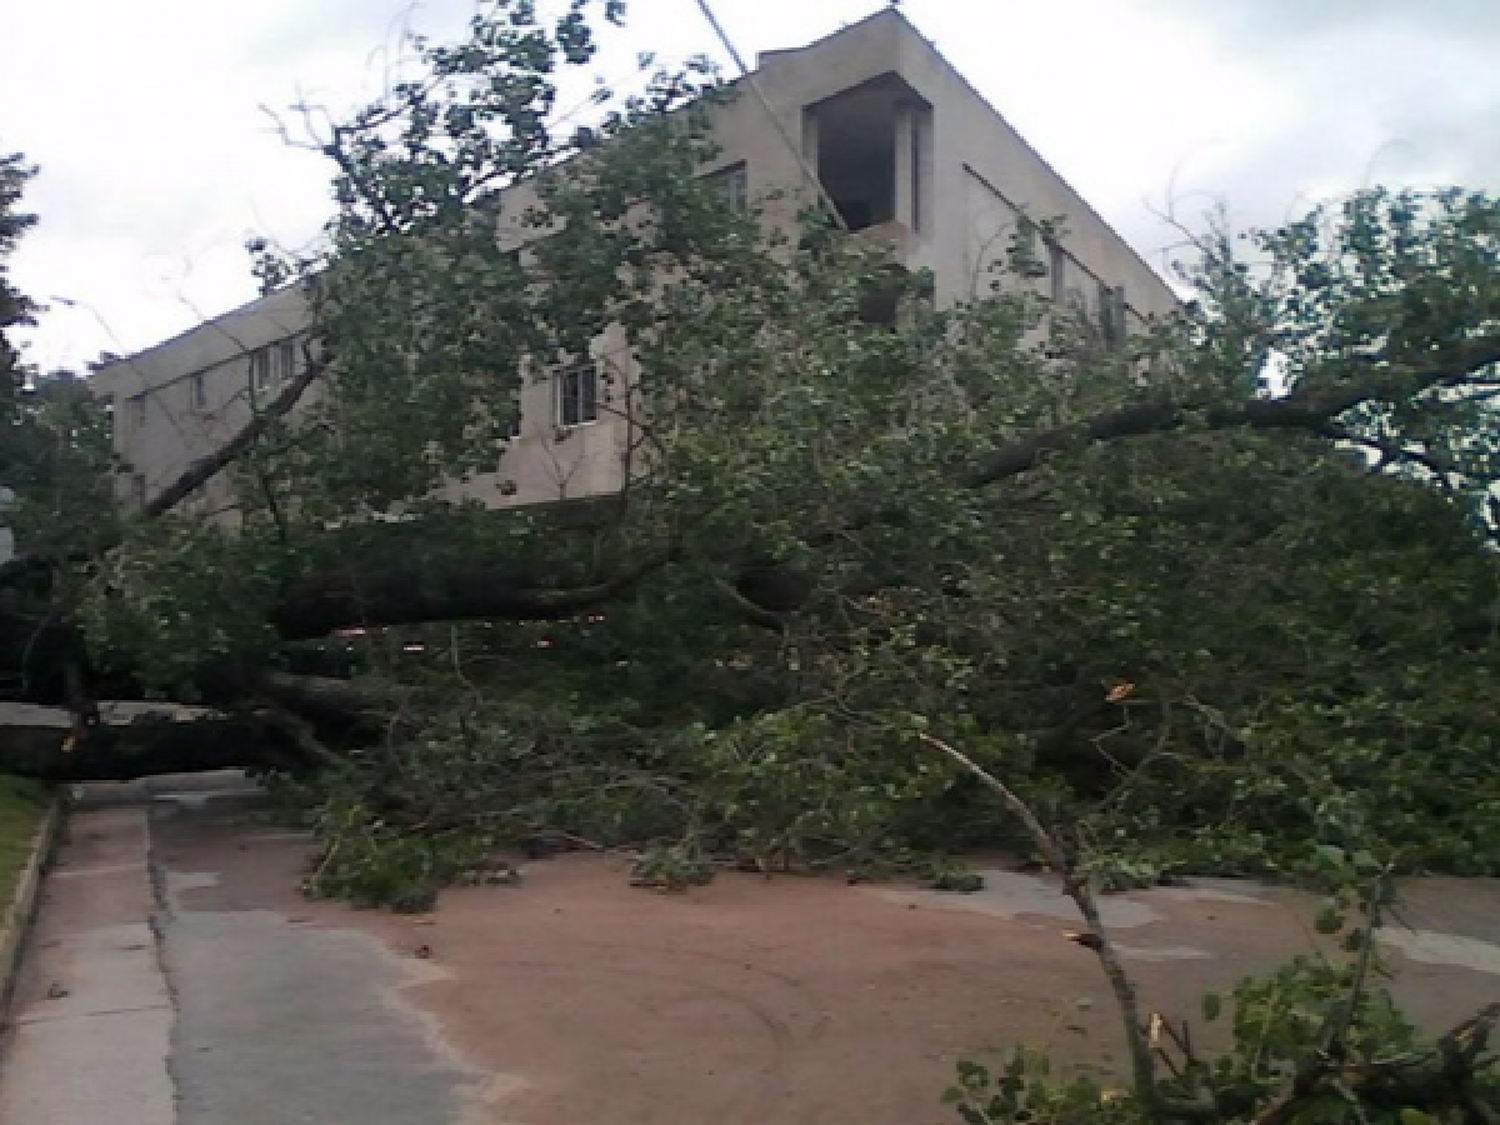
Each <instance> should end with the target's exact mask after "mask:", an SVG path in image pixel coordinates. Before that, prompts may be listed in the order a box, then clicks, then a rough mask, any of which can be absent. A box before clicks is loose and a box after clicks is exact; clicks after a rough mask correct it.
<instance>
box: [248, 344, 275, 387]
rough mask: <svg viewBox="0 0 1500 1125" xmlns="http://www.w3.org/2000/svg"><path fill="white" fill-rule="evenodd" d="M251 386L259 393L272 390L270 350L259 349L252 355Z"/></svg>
mask: <svg viewBox="0 0 1500 1125" xmlns="http://www.w3.org/2000/svg"><path fill="white" fill-rule="evenodd" d="M250 386H251V387H252V388H254V389H255V390H257V391H268V390H270V389H271V349H270V348H257V349H256V350H255V351H253V352H251V353H250Z"/></svg>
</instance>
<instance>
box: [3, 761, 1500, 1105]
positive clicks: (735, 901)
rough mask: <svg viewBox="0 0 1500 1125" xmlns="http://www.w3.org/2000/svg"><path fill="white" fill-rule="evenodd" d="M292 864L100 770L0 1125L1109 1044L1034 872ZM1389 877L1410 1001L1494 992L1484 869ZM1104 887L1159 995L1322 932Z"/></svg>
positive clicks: (394, 1100)
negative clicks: (463, 875)
mask: <svg viewBox="0 0 1500 1125" xmlns="http://www.w3.org/2000/svg"><path fill="white" fill-rule="evenodd" d="M305 855H306V839H305V837H303V836H302V835H300V834H298V833H294V832H288V831H286V830H284V829H282V828H279V827H277V826H275V825H274V824H272V823H270V822H269V821H268V820H267V819H266V818H265V817H264V815H263V814H262V813H261V811H259V810H258V809H257V808H256V807H255V805H254V803H253V801H247V798H246V790H245V784H244V782H243V781H242V780H236V779H233V778H225V777H223V776H216V777H206V778H195V779H186V780H185V779H158V780H155V781H152V782H149V783H142V784H138V785H135V786H130V787H91V788H90V790H89V798H88V801H87V802H86V804H85V806H84V807H81V808H79V809H77V810H75V812H74V813H73V816H72V820H71V826H70V841H69V842H68V844H67V845H66V847H65V849H64V851H63V853H62V856H61V857H60V862H59V864H58V866H57V867H56V869H55V870H54V871H53V872H52V873H51V875H50V876H49V880H48V883H47V887H46V899H45V903H44V907H43V911H42V915H41V918H40V920H39V924H38V930H37V932H36V934H35V935H34V940H33V942H32V944H31V947H30V952H29V956H28V959H27V965H26V971H25V975H24V979H23V982H22V986H21V990H20V992H19V993H18V997H17V1003H16V1005H15V1006H14V1008H13V1010H12V1012H11V1019H12V1021H13V1024H14V1026H13V1028H12V1030H11V1033H10V1035H9V1036H8V1041H7V1043H6V1045H5V1050H4V1054H3V1057H0V1122H5V1123H7V1125H8V1123H10V1122H17V1123H24V1125H82V1123H85V1122H88V1123H94V1122H110V1123H119V1125H169V1123H171V1125H289V1123H292V1122H318V1123H329V1125H339V1123H358V1125H397V1123H400V1125H426V1123H438V1122H443V1123H447V1122H454V1123H459V1125H468V1123H473V1125H481V1123H508V1125H698V1123H706V1122H712V1123H713V1125H919V1123H923V1122H933V1123H938V1122H945V1121H946V1122H951V1121H953V1120H954V1118H952V1117H951V1116H950V1115H948V1114H947V1113H946V1111H945V1110H943V1108H942V1107H941V1106H940V1105H939V1104H938V1101H937V1098H938V1096H939V1095H940V1093H941V1091H942V1089H943V1087H944V1086H945V1085H946V1084H947V1082H948V1081H949V1078H950V1076H951V1074H952V1067H953V1063H954V1062H955V1061H956V1060H957V1059H958V1058H960V1057H980V1058H986V1057H994V1056H995V1055H997V1054H998V1053H999V1052H1002V1051H1004V1050H1006V1049H1008V1048H1009V1047H1011V1046H1013V1045H1015V1044H1017V1043H1025V1044H1027V1045H1029V1046H1033V1047H1049V1048H1050V1049H1052V1050H1053V1051H1054V1052H1055V1053H1056V1054H1057V1055H1059V1056H1060V1057H1062V1058H1064V1059H1067V1060H1070V1061H1072V1062H1074V1063H1077V1064H1080V1065H1087V1066H1094V1067H1101V1068H1109V1067H1115V1066H1117V1065H1118V1064H1119V1063H1120V1061H1121V1059H1122V1057H1123V1056H1122V1051H1121V1049H1120V1045H1119V1036H1118V1031H1117V1028H1116V1026H1115V1016H1114V1012H1113V1009H1112V1008H1111V1006H1110V1003H1109V999H1108V994H1107V990H1106V988H1105V986H1104V983H1103V980H1102V978H1101V976H1100V973H1099V970H1098V966H1097V963H1096V962H1095V960H1094V958H1093V957H1092V955H1091V954H1090V953H1089V952H1088V951H1086V950H1084V949H1081V948H1080V947H1078V946H1077V945H1075V944H1073V943H1072V942H1069V941H1068V940H1066V938H1065V936H1064V933H1065V931H1067V930H1071V929H1074V928H1076V926H1077V922H1076V918H1075V915H1074V912H1073V910H1072V907H1071V904H1069V903H1068V902H1067V901H1066V900H1065V899H1064V898H1063V897H1062V896H1061V895H1060V894H1059V893H1058V891H1057V889H1056V888H1055V886H1054V885H1052V884H1051V883H1050V882H1048V881H1047V880H1045V879H1041V878H1038V877H1035V876H1033V875H1028V874H1022V873H1018V872H1014V871H1006V870H999V869H997V870H993V871H990V872H988V873H987V882H986V887H985V889H984V890H982V891H980V892H978V893H976V894H972V895H952V894H940V893H936V892H929V891H923V890H918V889H913V888H905V887H897V886H890V885H885V886H880V885H873V886H872V885H865V886H854V887H851V886H846V885H844V884H843V883H842V882H834V881H827V880H818V879H810V878H798V877H794V876H782V877H777V878H775V879H772V880H766V879H764V878H761V877H759V876H754V875H735V874H726V875H723V876H721V877H720V878H719V879H717V880H716V881H715V882H714V883H713V884H712V885H710V886H708V887H703V888H695V889H693V890H690V891H688V892H686V893H683V894H676V895H662V894H656V893H652V892H647V891H643V890H640V889H636V888H632V887H630V886H629V885H628V879H627V876H626V865H625V862H624V861H623V860H620V859H615V858H611V857H605V856H597V855H585V854H575V855H565V856H560V857H557V858H554V859H550V860H545V861H539V862H537V863H534V864H532V865H530V866H529V867H528V868H527V869H526V871H525V875H524V878H523V880H522V882H521V884H520V885H519V886H516V887H475V888H465V889H460V890H455V891H452V892H449V893H447V894H445V896H444V898H443V901H442V904H441V906H440V908H439V910H438V911H437V912H436V913H434V914H433V915H430V916H423V917H411V916H393V915H388V914H380V913H374V912H360V911H352V910H348V909H345V908H343V907H340V906H337V905H334V904H328V903H310V902H308V901H306V900H304V899H303V898H301V897H300V895H299V894H298V893H297V891H296V884H297V879H298V875H299V873H300V871H301V869H302V865H303V862H304V857H305ZM1402 898H1403V905H1402V911H1401V915H1400V920H1401V923H1402V925H1399V926H1393V927H1391V928H1388V929H1387V930H1386V931H1384V933H1383V942H1384V948H1385V950H1386V952H1387V954H1388V956H1389V960H1390V962H1391V964H1392V966H1393V967H1394V968H1397V969H1399V978H1398V980H1397V984H1396V991H1397V992H1398V995H1399V996H1400V997H1401V999H1402V1000H1403V1001H1404V1002H1405V1003H1406V1004H1407V1006H1408V1008H1409V1010H1410V1011H1411V1013H1412V1014H1413V1015H1414V1016H1416V1017H1417V1018H1419V1019H1420V1020H1421V1021H1423V1022H1425V1023H1427V1024H1429V1025H1430V1026H1432V1027H1435V1028H1436V1027H1441V1026H1445V1025H1450V1024H1452V1023H1456V1022H1458V1021H1460V1020H1462V1019H1464V1018H1466V1017H1467V1016H1469V1015H1471V1014H1473V1012H1474V1011H1475V1010H1476V1009H1477V1008H1478V1007H1480V1006H1481V1005H1483V1004H1484V1003H1486V1002H1488V1001H1491V1000H1495V999H1500V945H1497V944H1496V942H1497V941H1500V883H1496V882H1495V881H1485V880H1470V881H1457V880H1424V881H1422V882H1420V883H1415V884H1412V885H1410V886H1409V887H1407V888H1406V889H1405V891H1404V893H1403V896H1402ZM1104 908H1105V918H1106V922H1107V923H1108V924H1109V925H1110V927H1111V930H1112V933H1113V935H1114V937H1115V939H1116V941H1117V943H1118V944H1119V946H1120V948H1121V951H1122V954H1123V955H1124V956H1125V958H1126V962H1127V967H1128V968H1129V970H1130V971H1131V973H1132V975H1133V976H1135V977H1136V979H1137V983H1138V986H1139V990H1140V992H1141V995H1142V999H1143V1001H1144V1003H1145V1004H1146V1005H1147V1006H1148V1007H1149V1008H1156V1009H1160V1010H1163V1011H1165V1012H1168V1013H1170V1014H1174V1015H1182V1014H1187V1015H1190V1016H1191V1015H1193V1014H1194V1013H1196V1012H1197V1010H1198V996H1199V994H1200V992H1201V991H1203V990H1204V989H1208V988H1214V989H1223V988H1225V987H1227V986H1229V985H1231V984H1232V983H1233V982H1234V981H1235V980H1236V979H1237V978H1239V977H1240V976H1243V975H1245V974H1246V973H1251V972H1258V971H1263V970H1265V969H1269V968H1271V967H1273V966H1274V965H1276V964H1279V963H1280V962H1282V961H1284V960H1285V959H1286V958H1287V957H1289V956H1291V955H1293V954H1295V953H1299V952H1306V951H1307V950H1309V949H1311V948H1313V946H1314V944H1315V940H1316V939H1315V938H1314V936H1313V935H1312V933H1311V931H1310V920H1311V917H1312V910H1313V903H1312V902H1311V901H1310V900H1309V899H1307V898H1306V897H1305V896H1302V895H1299V894H1297V893H1295V892H1292V891H1289V890H1285V889H1277V888H1267V887H1261V886H1256V885H1254V884H1249V883H1243V882H1238V881H1229V880H1207V881H1203V882H1201V883H1197V884H1195V885H1194V886H1192V887H1188V888H1161V889H1157V890H1153V891H1150V892H1144V893H1139V894H1131V895H1126V896H1110V897H1109V898H1107V899H1106V900H1105V906H1104ZM1220 1033H1221V1034H1222V1030H1221V1031H1220ZM1204 1038H1205V1039H1206V1040H1208V1041H1211V1040H1212V1038H1213V1029H1209V1031H1208V1032H1207V1033H1206V1034H1205V1036H1204Z"/></svg>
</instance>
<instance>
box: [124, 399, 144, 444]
mask: <svg viewBox="0 0 1500 1125" xmlns="http://www.w3.org/2000/svg"><path fill="white" fill-rule="evenodd" d="M146 393H147V392H145V391H142V392H141V393H140V394H136V395H131V396H130V397H129V398H127V399H126V400H125V432H126V433H127V434H138V433H140V432H141V431H142V430H144V429H145V428H146Z"/></svg>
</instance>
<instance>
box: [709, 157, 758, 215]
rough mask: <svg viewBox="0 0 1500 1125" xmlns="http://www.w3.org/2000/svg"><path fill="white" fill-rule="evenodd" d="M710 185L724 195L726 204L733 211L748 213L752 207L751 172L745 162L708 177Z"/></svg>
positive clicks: (721, 169) (712, 173)
mask: <svg viewBox="0 0 1500 1125" xmlns="http://www.w3.org/2000/svg"><path fill="white" fill-rule="evenodd" d="M706 179H707V181H708V183H710V184H711V185H713V187H714V188H715V189H717V190H718V191H720V192H723V194H724V202H725V203H726V204H728V205H729V209H730V210H731V211H746V210H749V207H750V170H749V168H747V167H746V166H745V163H744V161H741V162H740V163H738V164H731V165H730V166H729V167H728V168H720V169H719V170H718V171H717V172H711V173H710V174H709V175H708V176H707V177H706Z"/></svg>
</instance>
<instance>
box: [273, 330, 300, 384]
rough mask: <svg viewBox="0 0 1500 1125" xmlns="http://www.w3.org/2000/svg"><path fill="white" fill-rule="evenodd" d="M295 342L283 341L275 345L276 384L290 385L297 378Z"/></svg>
mask: <svg viewBox="0 0 1500 1125" xmlns="http://www.w3.org/2000/svg"><path fill="white" fill-rule="evenodd" d="M297 351H298V349H297V341H296V340H283V341H281V343H279V344H277V345H276V371H275V376H274V377H275V378H276V380H277V381H278V382H282V383H290V382H291V381H292V380H293V379H295V378H296V377H297V366H298V364H297V359H298V355H297Z"/></svg>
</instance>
